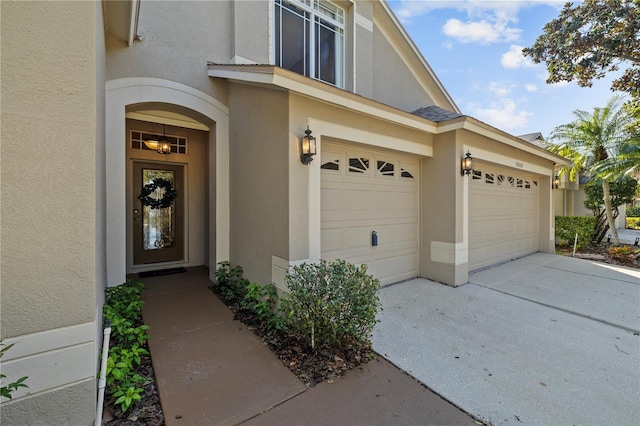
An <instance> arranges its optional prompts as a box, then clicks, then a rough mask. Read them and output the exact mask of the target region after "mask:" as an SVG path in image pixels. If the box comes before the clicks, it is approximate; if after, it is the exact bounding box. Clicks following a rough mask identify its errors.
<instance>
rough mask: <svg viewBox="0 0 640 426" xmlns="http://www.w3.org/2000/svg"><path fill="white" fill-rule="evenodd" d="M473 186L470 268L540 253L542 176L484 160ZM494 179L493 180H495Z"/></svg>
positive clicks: (471, 193)
mask: <svg viewBox="0 0 640 426" xmlns="http://www.w3.org/2000/svg"><path fill="white" fill-rule="evenodd" d="M476 171H477V172H479V173H481V175H480V176H478V175H475V176H474V177H473V178H472V180H471V181H470V187H469V269H470V270H475V269H478V268H482V267H484V266H489V265H492V264H495V263H499V262H501V261H505V260H509V259H513V258H516V257H520V256H524V255H526V254H529V253H533V252H536V251H537V250H538V244H539V237H538V235H539V223H538V222H539V218H538V214H539V212H538V206H539V193H538V188H537V185H535V184H534V183H533V182H534V181H538V180H539V179H537V178H535V177H534V176H531V175H526V174H525V173H523V172H519V171H512V170H509V169H506V168H502V169H500V168H497V167H496V166H491V165H487V164H483V163H479V164H478V165H477V166H476ZM491 182H493V183H491Z"/></svg>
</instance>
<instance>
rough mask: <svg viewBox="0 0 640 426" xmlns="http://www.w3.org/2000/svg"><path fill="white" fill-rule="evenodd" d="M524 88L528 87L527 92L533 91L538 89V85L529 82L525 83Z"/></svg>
mask: <svg viewBox="0 0 640 426" xmlns="http://www.w3.org/2000/svg"><path fill="white" fill-rule="evenodd" d="M524 88H525V89H527V92H529V93H533V92H537V91H538V86H536V85H535V84H531V83H527V84H525V85H524Z"/></svg>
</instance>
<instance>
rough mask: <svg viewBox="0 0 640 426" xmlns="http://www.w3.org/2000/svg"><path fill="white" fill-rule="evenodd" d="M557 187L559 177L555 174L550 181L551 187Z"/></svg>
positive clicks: (558, 186)
mask: <svg viewBox="0 0 640 426" xmlns="http://www.w3.org/2000/svg"><path fill="white" fill-rule="evenodd" d="M558 188H560V177H559V176H558V175H556V176H555V177H554V178H553V180H552V181H551V189H558Z"/></svg>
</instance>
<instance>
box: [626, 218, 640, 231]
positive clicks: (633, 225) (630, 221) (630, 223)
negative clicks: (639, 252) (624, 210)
mask: <svg viewBox="0 0 640 426" xmlns="http://www.w3.org/2000/svg"><path fill="white" fill-rule="evenodd" d="M625 228H627V229H640V217H629V216H627V219H626V223H625Z"/></svg>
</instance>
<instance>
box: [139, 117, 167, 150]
mask: <svg viewBox="0 0 640 426" xmlns="http://www.w3.org/2000/svg"><path fill="white" fill-rule="evenodd" d="M144 144H145V146H146V147H147V148H149V149H153V150H155V151H156V152H157V153H158V154H171V142H170V141H169V138H167V135H166V132H165V125H164V124H163V125H162V136H160V137H159V138H158V139H157V140H156V139H149V140H146V141H144Z"/></svg>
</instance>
